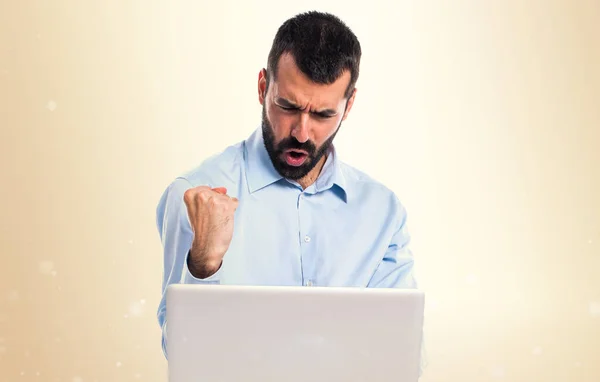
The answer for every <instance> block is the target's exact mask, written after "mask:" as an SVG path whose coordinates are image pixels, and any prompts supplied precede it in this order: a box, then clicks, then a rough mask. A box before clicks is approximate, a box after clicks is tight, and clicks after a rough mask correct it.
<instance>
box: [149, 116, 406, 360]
mask: <svg viewBox="0 0 600 382" xmlns="http://www.w3.org/2000/svg"><path fill="white" fill-rule="evenodd" d="M202 185H204V186H210V187H226V188H227V193H228V195H230V196H233V197H236V198H238V199H239V205H238V208H237V210H236V212H235V217H234V233H233V239H232V241H231V245H230V247H229V250H228V251H227V253H226V254H225V257H224V259H223V263H222V265H221V268H220V269H219V270H218V271H217V272H216V273H215V274H214V275H212V276H210V277H209V278H207V279H197V278H195V277H194V276H192V274H191V273H190V272H189V270H188V268H187V266H186V259H187V255H188V252H189V249H190V247H191V243H192V239H193V233H192V229H191V227H190V223H189V219H188V215H187V210H186V207H185V204H184V202H183V194H184V192H185V191H186V190H187V189H189V188H192V187H196V186H202ZM156 212H157V226H158V231H159V233H160V238H161V241H162V245H163V257H164V273H163V283H162V292H163V295H162V299H161V302H160V305H159V308H158V322H159V324H160V326H161V328H162V331H163V341H162V346H163V351H164V354H165V356H167V353H166V341H167V338H166V321H165V317H166V301H165V298H166V289H167V287H168V285H170V284H172V283H187V284H202V283H212V284H236V285H284V286H287V285H293V286H299V285H304V286H346V287H372V288H417V282H416V278H415V274H414V259H413V255H412V253H411V251H410V249H409V246H408V244H409V241H410V236H409V233H408V231H407V225H406V210H405V208H404V207H403V205H402V204H401V203H400V201H399V200H398V198H397V197H396V195H395V194H394V192H392V191H391V190H390V189H388V188H387V187H385V186H384V185H383V184H381V183H379V182H377V181H375V180H373V179H372V178H370V177H369V176H368V175H366V174H364V173H363V172H361V171H359V170H357V169H355V168H353V167H351V166H349V165H347V164H344V163H342V162H341V161H340V160H339V158H338V157H337V153H336V150H335V148H334V147H333V146H332V149H331V151H330V153H329V155H328V156H327V160H326V162H325V164H324V166H323V169H322V171H321V174H320V175H319V177H318V179H317V180H316V182H315V183H314V184H312V185H311V186H310V187H308V188H306V189H305V190H302V187H301V186H300V185H299V184H298V183H296V182H294V181H290V180H287V179H284V178H282V177H281V175H279V173H277V171H276V170H275V168H274V167H273V164H272V163H271V160H270V159H269V156H268V153H267V151H266V149H265V147H264V144H263V137H262V130H261V128H260V127H259V128H257V129H256V130H255V131H254V132H253V133H252V134H251V135H250V137H249V138H248V139H246V140H244V141H242V142H239V143H237V144H234V145H232V146H229V147H227V148H226V149H225V150H224V151H222V152H221V153H219V154H217V155H214V156H212V157H210V158H208V159H207V160H205V161H204V162H203V163H202V164H200V165H199V166H198V167H197V168H195V169H193V170H192V171H190V172H188V173H187V174H185V175H183V176H180V177H178V178H176V179H175V180H174V181H173V182H172V183H171V184H170V185H169V186H168V187H167V189H166V190H165V192H164V194H163V195H162V197H161V199H160V202H159V204H158V208H157V211H156Z"/></svg>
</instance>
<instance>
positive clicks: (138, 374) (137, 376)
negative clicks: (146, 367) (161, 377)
mask: <svg viewBox="0 0 600 382" xmlns="http://www.w3.org/2000/svg"><path fill="white" fill-rule="evenodd" d="M134 377H135V379H140V378H142V375H141V374H140V373H135V376H134Z"/></svg>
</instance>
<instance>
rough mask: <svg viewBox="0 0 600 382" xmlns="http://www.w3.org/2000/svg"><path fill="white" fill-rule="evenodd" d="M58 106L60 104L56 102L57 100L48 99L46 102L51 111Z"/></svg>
mask: <svg viewBox="0 0 600 382" xmlns="http://www.w3.org/2000/svg"><path fill="white" fill-rule="evenodd" d="M57 107H58V104H57V103H56V101H48V103H47V104H46V109H48V110H50V111H54V110H56V108H57Z"/></svg>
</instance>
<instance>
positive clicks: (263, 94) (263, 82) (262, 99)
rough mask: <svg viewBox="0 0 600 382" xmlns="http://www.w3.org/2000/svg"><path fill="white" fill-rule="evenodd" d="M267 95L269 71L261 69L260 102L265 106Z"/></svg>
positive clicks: (259, 77)
mask: <svg viewBox="0 0 600 382" xmlns="http://www.w3.org/2000/svg"><path fill="white" fill-rule="evenodd" d="M266 95H267V70H266V69H264V68H263V69H261V71H260V72H259V73H258V102H260V104H261V105H263V104H264V102H265V98H266Z"/></svg>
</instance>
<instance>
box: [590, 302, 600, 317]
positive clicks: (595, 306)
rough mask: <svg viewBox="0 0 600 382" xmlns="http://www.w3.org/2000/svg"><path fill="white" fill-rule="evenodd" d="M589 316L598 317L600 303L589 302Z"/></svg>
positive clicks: (599, 314) (599, 315)
mask: <svg viewBox="0 0 600 382" xmlns="http://www.w3.org/2000/svg"><path fill="white" fill-rule="evenodd" d="M590 315H591V316H592V317H600V301H592V302H590Z"/></svg>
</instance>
